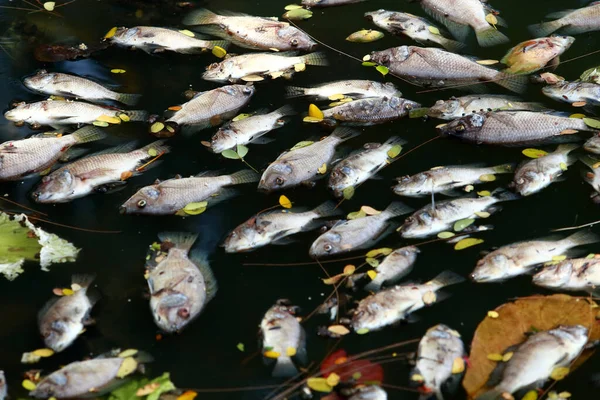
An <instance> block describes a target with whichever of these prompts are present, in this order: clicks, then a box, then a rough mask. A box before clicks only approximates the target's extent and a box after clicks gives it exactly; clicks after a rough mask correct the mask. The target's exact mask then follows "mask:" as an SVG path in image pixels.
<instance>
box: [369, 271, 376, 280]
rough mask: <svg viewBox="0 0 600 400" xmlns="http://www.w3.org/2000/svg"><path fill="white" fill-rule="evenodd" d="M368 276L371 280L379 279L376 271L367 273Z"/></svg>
mask: <svg viewBox="0 0 600 400" xmlns="http://www.w3.org/2000/svg"><path fill="white" fill-rule="evenodd" d="M367 275H368V276H369V278H371V280H373V279H375V278H376V277H377V272H375V271H374V270H372V269H371V270H369V271H367Z"/></svg>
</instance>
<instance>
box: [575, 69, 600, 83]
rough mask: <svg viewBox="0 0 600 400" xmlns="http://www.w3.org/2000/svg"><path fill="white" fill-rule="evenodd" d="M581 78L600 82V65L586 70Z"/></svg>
mask: <svg viewBox="0 0 600 400" xmlns="http://www.w3.org/2000/svg"><path fill="white" fill-rule="evenodd" d="M579 79H580V80H581V81H582V82H593V83H598V84H600V67H594V68H590V69H588V70H586V71H584V72H583V74H581V76H580V77H579Z"/></svg>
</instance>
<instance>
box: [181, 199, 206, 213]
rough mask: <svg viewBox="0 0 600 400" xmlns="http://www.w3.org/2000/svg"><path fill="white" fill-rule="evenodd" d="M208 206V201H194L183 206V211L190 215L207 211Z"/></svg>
mask: <svg viewBox="0 0 600 400" xmlns="http://www.w3.org/2000/svg"><path fill="white" fill-rule="evenodd" d="M207 206H208V202H207V201H200V202H193V203H189V204H187V205H186V206H185V207H183V212H184V213H186V214H188V215H199V214H202V213H203V212H204V211H206V207H207Z"/></svg>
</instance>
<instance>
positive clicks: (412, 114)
mask: <svg viewBox="0 0 600 400" xmlns="http://www.w3.org/2000/svg"><path fill="white" fill-rule="evenodd" d="M428 113H429V108H427V107H419V108H414V109H412V110H410V111H409V112H408V118H421V117H425V116H426V115H427V114H428Z"/></svg>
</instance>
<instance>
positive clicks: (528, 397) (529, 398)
mask: <svg viewBox="0 0 600 400" xmlns="http://www.w3.org/2000/svg"><path fill="white" fill-rule="evenodd" d="M537 398H538V392H537V390H530V391H529V392H527V393H525V396H523V398H522V399H521V400H537Z"/></svg>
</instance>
